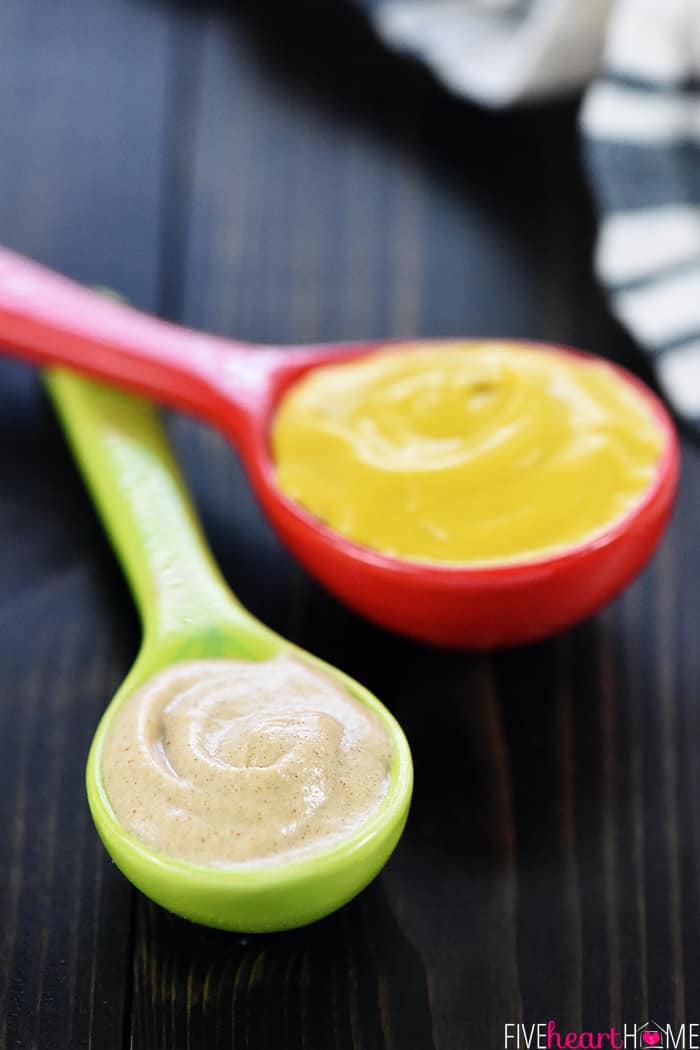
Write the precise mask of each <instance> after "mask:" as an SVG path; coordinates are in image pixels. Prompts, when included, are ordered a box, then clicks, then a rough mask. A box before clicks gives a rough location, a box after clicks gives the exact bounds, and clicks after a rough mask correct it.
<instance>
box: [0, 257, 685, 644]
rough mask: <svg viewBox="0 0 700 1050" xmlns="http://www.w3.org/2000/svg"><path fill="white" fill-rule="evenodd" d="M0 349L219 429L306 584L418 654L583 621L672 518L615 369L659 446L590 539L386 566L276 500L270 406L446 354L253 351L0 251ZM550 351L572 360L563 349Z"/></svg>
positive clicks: (661, 470)
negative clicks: (327, 369) (377, 365)
mask: <svg viewBox="0 0 700 1050" xmlns="http://www.w3.org/2000/svg"><path fill="white" fill-rule="evenodd" d="M454 342H455V341H454V340H453V341H452V343H453V344H454ZM464 342H465V341H464V340H461V345H464ZM482 342H483V340H482ZM511 342H512V341H511ZM0 345H2V346H3V347H5V348H7V349H11V350H13V351H14V352H15V353H17V354H19V355H20V356H22V357H24V358H26V359H27V360H29V361H33V362H35V363H37V364H42V365H50V364H63V365H66V366H68V367H70V368H74V369H76V370H78V371H83V372H86V373H88V374H91V375H93V376H95V377H97V378H100V379H103V380H106V381H107V382H109V383H114V384H115V385H117V386H122V387H124V388H126V389H127V390H131V391H133V392H135V393H139V394H142V395H145V396H147V397H151V398H154V399H156V400H158V401H161V402H163V403H165V404H168V405H172V406H173V407H174V408H179V409H184V410H185V411H187V412H191V413H193V414H194V415H196V416H200V417H201V418H203V419H206V420H208V421H209V422H210V423H213V424H214V425H215V426H217V427H219V428H220V429H221V430H222V431H223V432H224V433H225V434H226V435H227V436H228V437H229V438H230V440H231V441H232V442H233V444H234V445H235V446H236V448H237V449H238V451H239V453H240V455H241V458H242V460H243V464H244V466H245V468H246V470H247V472H248V475H249V477H250V480H251V482H252V485H253V488H254V490H255V493H256V495H257V498H258V500H259V502H260V504H261V506H262V508H263V510H264V511H265V513H266V514H267V516H268V518H269V519H270V521H271V522H272V524H273V525H274V527H275V529H276V530H277V532H278V533H279V535H280V537H281V538H282V540H283V541H284V542H285V543H286V545H287V546H288V547H289V549H290V550H291V551H292V552H293V553H294V554H295V555H296V557H297V558H298V559H299V561H300V562H301V563H302V564H303V565H304V566H305V567H306V568H307V569H308V570H309V572H311V573H313V574H314V575H315V576H317V577H318V579H319V580H321V581H322V582H323V583H324V584H325V585H326V586H327V587H328V589H329V590H331V591H333V592H334V593H335V594H336V595H337V596H338V597H339V598H342V599H343V601H345V602H347V604H348V605H350V606H352V607H353V608H355V609H357V610H358V611H359V612H361V613H363V614H364V615H365V616H367V617H368V618H369V619H370V620H374V621H375V622H377V623H380V624H383V625H384V626H387V627H391V628H393V629H394V630H397V631H401V632H403V633H405V634H408V635H410V636H412V637H415V638H420V639H422V640H426V641H431V642H439V643H441V644H447V645H458V646H468V647H486V646H496V645H506V644H512V643H515V642H524V641H528V640H530V639H532V638H538V637H543V636H545V635H547V634H551V633H552V632H554V631H556V630H559V629H560V628H562V627H565V626H568V625H569V624H571V623H574V622H575V621H577V620H579V619H582V618H583V617H584V616H587V615H588V614H589V613H591V612H593V611H594V610H595V609H597V608H598V607H599V606H601V605H603V604H604V603H605V602H606V601H608V600H609V599H610V598H612V597H613V595H615V594H616V593H617V592H618V591H619V590H620V589H621V588H622V587H624V586H625V585H626V584H627V583H628V582H629V581H630V580H631V579H632V578H633V577H634V576H635V575H636V574H637V573H638V572H639V570H640V569H641V568H642V566H643V565H644V563H645V562H646V561H647V560H648V558H649V557H650V556H651V554H652V552H653V550H654V548H655V546H656V544H657V543H658V541H659V538H660V537H661V535H662V533H663V530H664V528H665V526H666V523H667V521H668V518H669V515H670V512H671V507H672V503H673V496H674V493H675V490H676V483H677V480H678V464H679V452H678V441H677V438H676V434H675V431H674V428H673V424H672V422H671V420H670V418H669V415H668V413H667V412H666V409H665V408H664V406H663V405H662V404H661V402H660V401H659V400H658V398H656V397H655V396H654V395H653V394H652V393H651V391H650V390H648V389H647V387H646V386H644V384H643V383H641V382H640V381H639V380H638V379H636V378H635V377H634V376H631V375H630V374H629V373H627V372H625V371H624V370H623V369H621V368H618V367H616V366H614V365H608V366H607V367H609V368H610V369H611V370H612V371H614V372H615V374H616V376H617V377H618V379H619V380H620V381H621V382H623V383H625V384H627V385H630V386H632V387H633V388H634V389H635V390H636V392H637V394H638V395H639V396H641V397H642V398H643V399H644V400H645V401H646V402H647V403H648V405H649V408H650V410H651V412H652V413H653V415H654V417H655V419H656V420H657V422H658V425H659V427H660V429H661V432H662V436H663V442H662V444H663V447H662V452H661V456H660V458H659V461H658V465H657V470H656V474H655V476H654V479H653V481H652V482H651V484H650V485H649V488H648V490H647V491H646V493H645V494H644V496H643V498H642V499H641V500H640V501H639V503H638V504H637V505H636V506H635V507H633V508H632V509H631V510H630V511H629V512H628V513H627V514H626V515H625V516H624V517H623V518H621V519H617V520H616V521H615V522H613V523H612V524H611V525H610V526H609V527H608V528H607V529H605V530H602V531H601V532H599V533H597V534H596V535H595V537H593V538H592V539H588V540H584V541H582V542H580V543H577V544H573V545H572V546H571V547H568V548H566V549H565V550H563V551H561V552H557V553H556V554H550V555H546V556H540V557H534V558H531V559H529V560H522V561H517V562H512V561H510V562H503V563H489V564H488V565H486V566H483V565H482V566H479V565H475V566H469V565H466V566H462V565H449V564H445V565H440V564H435V563H431V564H421V563H420V562H415V561H409V560H404V559H401V558H395V557H390V556H388V555H384V554H381V553H379V552H378V551H374V550H371V549H370V548H368V547H363V546H361V545H360V544H358V543H353V542H352V541H351V540H349V539H346V538H345V537H344V536H341V535H340V534H339V533H337V532H334V531H333V530H332V529H330V528H328V527H326V526H325V525H324V524H323V523H322V522H321V521H319V520H318V519H317V518H315V517H314V516H313V515H312V514H310V513H309V512H308V511H306V510H305V509H304V508H303V507H301V506H299V505H298V504H297V503H294V502H293V501H292V500H290V499H288V498H287V497H286V496H285V495H284V494H283V493H282V492H281V491H280V489H279V487H278V486H277V482H276V478H275V467H274V463H273V462H272V458H271V455H270V447H269V430H270V424H271V421H272V419H273V417H274V414H275V409H276V406H277V404H278V402H279V400H280V398H281V397H282V395H283V394H284V392H285V391H286V390H287V389H288V388H289V387H290V386H291V384H293V383H294V382H295V381H296V380H297V379H299V378H300V377H301V376H302V375H304V373H305V372H307V371H308V370H309V369H311V368H316V367H318V366H319V365H328V364H337V363H338V362H340V361H347V360H349V359H351V358H357V357H361V356H363V355H365V354H369V353H375V352H377V351H380V350H381V349H382V348H383V347H387V346H392V347H393V349H397V348H405V349H406V350H407V352H410V350H411V349H412V348H414V347H415V346H417V345H420V346H421V347H422V348H424V349H429V348H430V347H436V346H440V345H441V346H445V345H449V342H448V343H446V342H445V341H442V342H439V341H437V340H423V341H421V343H420V344H417V343H416V342H415V341H414V342H412V343H391V344H390V343H387V342H386V341H384V342H379V341H373V342H366V343H362V344H353V345H348V344H345V345H336V346H314V347H297V348H280V347H255V346H251V345H246V344H243V343H239V342H234V341H233V340H230V339H222V338H220V337H218V336H213V335H205V334H203V333H201V332H196V331H192V330H190V329H187V328H181V327H179V326H177V325H173V324H169V323H168V322H166V321H161V320H158V319H157V318H155V317H151V316H148V315H146V314H142V313H140V312H139V311H137V310H133V309H131V308H130V307H128V306H124V305H121V304H119V303H115V302H108V301H106V300H105V298H104V297H103V296H99V295H97V294H95V293H94V292H91V291H89V290H87V289H86V288H83V287H81V286H80V285H77V284H74V283H73V282H72V281H69V280H67V279H66V278H65V277H61V276H59V275H58V274H54V273H52V272H51V271H49V270H46V269H44V268H43V267H41V266H38V265H37V264H36V263H32V262H30V261H29V260H26V259H23V258H22V257H21V256H17V255H14V254H13V253H11V252H8V251H5V250H1V249H0ZM524 345H526V344H524ZM530 345H532V344H530ZM547 349H548V350H549V351H550V352H551V353H553V354H576V355H577V356H578V357H579V358H580V356H581V355H580V353H579V352H578V351H573V350H567V349H566V348H563V347H552V346H549V347H547Z"/></svg>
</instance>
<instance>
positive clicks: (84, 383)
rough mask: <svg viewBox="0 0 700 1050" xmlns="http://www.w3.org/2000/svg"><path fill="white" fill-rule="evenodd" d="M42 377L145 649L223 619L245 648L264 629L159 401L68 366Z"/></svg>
mask: <svg viewBox="0 0 700 1050" xmlns="http://www.w3.org/2000/svg"><path fill="white" fill-rule="evenodd" d="M45 378H46V384H47V386H48V389H49V393H50V395H51V398H52V400H53V403H54V405H55V407H56V409H57V411H58V414H59V417H60V419H61V422H62V425H63V428H64V430H65V433H66V436H67V438H68V441H69V443H70V445H71V447H72V450H73V453H74V455H75V458H76V460H77V462H78V464H79V466H80V469H81V471H82V474H83V477H84V479H85V483H86V485H87V487H88V489H89V490H90V492H91V493H92V496H93V499H94V502H95V505H96V506H97V509H98V511H99V513H100V516H101V518H102V521H103V524H104V527H105V530H106V531H107V533H108V535H109V537H110V539H111V541H112V544H113V546H114V549H115V551H116V553H117V556H118V558H119V560H120V562H121V564H122V567H123V569H124V572H125V574H126V576H127V579H128V581H129V584H130V587H131V591H132V593H133V596H134V599H135V600H136V604H137V605H138V608H139V612H140V614H141V621H142V625H143V633H144V648H145V647H146V646H148V648H149V650H151V649H152V648H153V647H154V646H156V647H157V648H158V649H159V650H160V651H161V652H163V653H164V652H167V651H170V652H172V651H174V650H177V649H178V648H182V646H187V645H188V643H191V642H192V641H193V640H196V638H197V637H198V636H199V637H200V638H201V637H202V636H206V635H207V634H208V633H209V634H216V633H217V632H218V633H220V632H221V630H222V627H223V628H224V630H225V631H226V633H229V632H233V633H235V634H236V635H237V636H238V638H239V640H240V642H241V647H242V649H246V648H247V647H248V646H247V645H246V640H248V641H249V642H250V643H251V644H252V645H254V646H255V647H259V643H260V640H261V636H267V637H268V638H270V637H271V636H272V632H268V630H267V629H266V628H265V627H263V625H262V624H260V623H259V622H258V621H257V620H255V619H254V617H252V616H251V615H250V614H249V613H247V612H246V611H245V610H244V609H243V607H242V606H240V605H239V604H238V602H237V601H236V599H235V598H234V597H233V595H232V593H231V591H230V590H229V588H228V586H227V585H226V583H225V581H224V580H223V578H222V576H221V574H220V573H219V570H218V568H217V567H216V565H215V563H214V560H213V558H212V555H211V553H210V552H209V549H208V547H207V543H206V540H205V538H204V535H203V533H202V530H201V528H200V526H199V524H198V521H197V518H196V515H195V512H194V510H193V507H192V504H191V502H190V499H189V497H188V495H187V491H186V489H185V485H184V482H183V480H182V477H181V475H180V472H179V470H178V467H177V464H176V462H175V459H174V457H173V454H172V452H171V450H170V446H169V444H168V441H167V438H166V436H165V432H164V429H163V427H162V424H161V423H160V421H159V418H158V415H157V413H156V411H155V409H154V408H153V407H152V406H151V405H150V404H149V403H148V402H146V401H142V400H140V399H139V398H136V397H132V396H130V395H128V394H124V393H121V392H120V391H117V390H114V389H112V388H111V387H106V386H102V385H100V384H98V383H95V382H92V381H91V380H87V379H84V378H82V377H80V376H77V375H75V374H73V373H71V372H65V371H63V370H58V369H55V370H54V369H52V370H50V371H48V372H46V374H45ZM256 640H257V642H256Z"/></svg>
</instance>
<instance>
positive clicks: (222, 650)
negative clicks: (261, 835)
mask: <svg viewBox="0 0 700 1050" xmlns="http://www.w3.org/2000/svg"><path fill="white" fill-rule="evenodd" d="M46 382H47V384H48V388H49V391H50V394H51V397H52V399H53V402H54V405H55V406H56V409H57V410H58V413H59V415H60V418H61V421H62V423H63V427H64V430H65V432H66V435H67V437H68V440H69V442H70V444H71V447H72V449H73V453H74V455H75V458H76V460H77V461H78V463H79V465H80V468H81V470H82V473H83V477H84V479H85V483H86V484H87V487H88V488H89V490H90V492H91V494H92V497H93V500H94V502H95V505H96V506H97V508H98V510H99V513H100V515H101V517H102V522H103V524H104V527H105V530H106V531H107V533H108V535H109V537H110V539H111V541H112V544H113V546H114V549H115V551H116V554H117V557H118V558H119V560H120V562H121V564H122V567H123V569H124V572H125V574H126V576H127V579H128V581H129V584H130V587H131V591H132V593H133V596H134V598H135V600H136V603H137V605H138V607H139V611H140V614H141V621H142V626H143V642H142V645H141V649H140V652H139V654H138V657H137V659H136V662H135V664H134V666H133V668H132V669H131V671H130V673H129V675H128V677H127V678H126V680H125V682H124V684H123V685H122V687H121V688H120V689H119V691H118V692H117V694H116V696H115V697H114V699H113V700H112V702H111V704H110V705H109V707H108V708H107V710H106V712H105V714H104V716H103V718H102V720H101V722H100V724H99V727H98V729H97V732H96V734H95V738H94V741H93V744H92V748H91V750H90V756H89V759H88V765H87V793H88V801H89V804H90V810H91V812H92V816H93V820H94V821H95V826H96V828H97V830H98V832H99V834H100V837H101V839H102V841H103V843H104V845H105V847H106V848H107V850H108V852H109V853H110V855H111V857H112V859H113V860H114V862H115V863H116V865H117V866H118V867H119V868H120V869H121V871H122V872H123V873H124V874H125V875H126V877H127V878H128V879H130V880H131V882H132V883H133V884H134V885H135V886H137V887H138V888H139V889H140V890H142V892H143V893H145V894H146V895H147V896H148V897H150V898H151V899H152V900H154V901H156V902H157V903H158V904H160V905H162V906H163V907H164V908H167V909H168V910H169V911H171V912H175V913H176V914H178V915H182V916H184V917H185V918H187V919H192V920H193V921H195V922H199V923H203V924H204V925H206V926H215V927H219V928H221V929H226V930H239V931H252V932H264V931H268V930H282V929H288V928H290V927H294V926H301V925H304V924H305V923H309V922H313V921H314V920H315V919H320V918H321V917H322V916H324V915H327V914H329V912H332V911H334V910H335V909H336V908H339V907H340V906H341V905H342V904H344V903H345V902H346V901H348V900H350V899H351V898H352V897H354V896H355V895H356V894H357V893H359V892H360V890H362V889H363V888H364V887H365V886H366V885H367V883H368V882H370V881H371V879H373V878H374V876H375V875H376V874H377V873H378V872H379V871H380V869H381V868H382V867H383V866H384V864H385V863H386V861H387V860H388V859H389V856H390V855H391V853H392V851H393V850H394V847H395V846H396V844H397V842H398V840H399V837H400V835H401V832H402V830H403V826H404V824H405V821H406V817H407V814H408V807H409V804H410V799H411V790H412V783H413V772H412V765H411V755H410V751H409V748H408V744H407V743H406V738H405V737H404V734H403V732H402V730H401V727H400V726H399V724H398V723H397V722H396V720H395V719H394V718H393V717H392V716H391V714H390V713H389V712H388V711H387V709H386V708H385V707H384V706H383V705H382V704H381V703H380V702H379V700H377V698H376V697H374V696H373V695H372V694H371V693H370V692H368V690H367V689H364V688H363V687H362V686H361V685H359V684H358V683H357V682H355V681H353V679H352V678H349V677H348V675H345V674H343V673H342V672H341V671H339V670H337V668H335V667H331V666H330V665H329V664H326V663H324V662H323V661H322V660H319V659H317V658H316V657H313V656H311V655H309V654H307V653H303V657H304V659H305V660H306V661H308V662H311V663H312V664H314V665H316V666H317V667H320V668H322V669H323V670H324V671H325V672H326V674H329V675H332V676H333V678H334V679H335V680H336V681H337V682H338V683H339V684H340V685H341V686H343V687H344V688H345V689H347V690H348V691H349V692H350V693H351V694H352V695H353V696H354V697H355V698H356V699H358V700H359V701H361V702H362V703H363V704H366V705H367V706H368V707H370V708H371V709H372V710H373V711H374V712H375V713H376V714H377V715H378V716H379V718H380V720H381V723H382V725H383V727H384V728H385V730H386V732H387V733H388V735H389V737H390V739H391V742H392V754H393V757H392V762H391V769H390V777H389V788H388V791H387V794H386V796H385V798H384V799H383V801H382V802H381V804H380V806H379V808H378V809H377V810H376V811H375V813H374V814H372V815H371V816H370V817H369V818H368V820H367V821H366V822H365V823H364V824H363V825H362V826H361V827H360V828H359V830H357V831H355V832H354V833H353V834H351V835H349V836H348V837H347V838H345V839H343V840H341V841H340V842H339V843H338V844H335V845H333V846H332V847H330V848H323V849H319V850H318V852H314V853H313V854H311V855H309V856H308V858H306V857H305V858H303V859H300V860H295V861H290V862H283V863H279V862H276V863H274V864H264V863H261V864H260V865H257V866H256V865H251V864H247V865H246V866H245V867H240V868H236V867H232V868H226V869H222V868H213V867H212V868H207V867H203V866H198V865H195V864H191V863H187V862H185V861H180V860H176V859H174V858H172V857H169V856H167V855H165V854H163V853H159V852H158V851H156V850H154V849H152V848H151V847H150V846H148V845H147V844H145V843H144V842H142V841H140V840H139V839H137V838H135V837H134V836H133V835H131V834H130V833H129V832H128V831H127V830H126V829H125V828H124V827H123V826H122V825H121V824H120V822H119V820H118V819H117V817H116V816H115V814H114V811H113V810H112V807H111V805H110V802H109V798H108V796H107V793H106V791H105V787H104V780H103V774H102V757H103V750H104V746H105V741H106V739H107V738H108V735H109V732H110V727H111V726H112V723H113V721H114V717H115V715H116V713H117V710H118V708H119V706H120V704H121V703H122V702H123V701H124V700H125V699H126V698H127V697H128V696H129V695H130V694H131V693H133V691H134V689H136V688H137V687H138V686H140V685H141V684H142V683H143V682H144V681H146V680H147V679H148V678H150V677H151V676H152V675H153V674H155V673H156V672H157V671H160V670H162V669H163V668H165V667H168V666H170V665H171V664H173V663H176V662H178V661H181V660H198V659H209V658H212V657H215V658H222V657H223V658H230V659H237V660H265V659H268V658H270V657H273V656H275V655H276V654H277V653H280V652H292V653H297V654H300V655H302V650H300V649H298V648H297V647H296V646H293V645H292V644H291V643H290V642H287V641H285V640H284V639H283V638H281V637H280V636H279V635H277V634H275V633H274V632H273V631H271V630H269V629H268V628H267V627H265V626H264V625H263V624H261V623H260V622H259V621H258V620H256V619H255V618H254V617H253V616H252V615H251V614H250V613H248V612H247V611H246V610H245V609H244V608H243V607H242V606H241V605H240V604H239V602H238V601H237V600H236V598H235V597H234V596H233V594H232V593H231V591H230V590H229V588H228V587H227V585H226V583H225V581H224V580H223V578H222V576H221V574H220V573H219V570H218V569H217V567H216V565H215V564H214V561H213V558H212V556H211V553H210V551H209V549H208V547H207V544H206V541H205V539H204V536H203V534H202V531H201V528H200V526H199V523H198V521H197V518H196V515H195V513H194V510H193V508H192V505H191V503H190V501H189V499H188V496H187V493H186V490H185V486H184V483H183V481H182V478H181V476H180V473H179V471H178V468H177V465H176V463H175V460H174V458H173V455H172V452H171V451H170V448H169V446H168V443H167V439H166V437H165V434H164V432H163V429H162V426H161V424H160V423H159V421H158V418H157V415H156V413H155V411H154V409H153V408H152V407H151V406H150V405H149V404H147V403H146V402H144V401H141V400H139V399H137V398H134V397H131V396H129V395H127V394H124V393H122V392H120V391H117V390H114V389H111V388H109V387H103V386H100V385H98V384H96V383H93V382H91V381H90V380H87V379H84V378H81V377H79V376H77V375H74V374H72V373H69V372H63V371H60V370H53V369H52V370H50V371H49V372H48V373H47V377H46Z"/></svg>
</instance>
